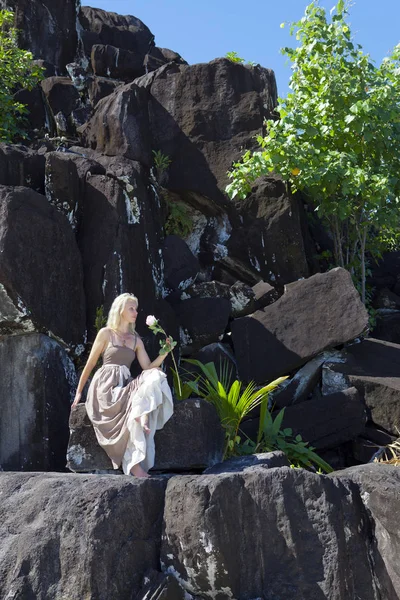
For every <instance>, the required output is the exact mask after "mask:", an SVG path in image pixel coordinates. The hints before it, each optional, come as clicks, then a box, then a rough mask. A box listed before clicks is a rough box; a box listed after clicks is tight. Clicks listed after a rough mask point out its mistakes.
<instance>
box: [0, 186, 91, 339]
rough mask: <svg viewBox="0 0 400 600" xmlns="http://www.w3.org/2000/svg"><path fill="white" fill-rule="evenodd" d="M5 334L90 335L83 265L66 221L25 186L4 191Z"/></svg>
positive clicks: (0, 206)
mask: <svg viewBox="0 0 400 600" xmlns="http://www.w3.org/2000/svg"><path fill="white" fill-rule="evenodd" d="M0 253H1V257H2V258H1V262H0V331H1V332H3V333H10V332H18V331H32V330H33V329H37V330H39V331H46V332H48V331H50V332H51V333H52V334H53V335H55V336H58V337H60V338H61V339H62V340H64V341H65V342H67V343H70V344H72V345H80V344H81V343H82V342H83V338H84V333H85V302H84V294H83V276H82V263H81V257H80V254H79V250H78V247H77V244H76V241H75V237H74V234H73V231H72V229H71V226H70V224H69V223H68V220H67V218H66V217H65V216H64V215H62V214H61V213H59V212H58V210H56V209H55V208H54V207H53V206H51V205H50V204H49V203H48V202H47V200H46V198H45V197H44V196H42V195H40V194H38V193H36V192H34V191H33V190H31V189H28V188H24V187H4V186H1V187H0Z"/></svg>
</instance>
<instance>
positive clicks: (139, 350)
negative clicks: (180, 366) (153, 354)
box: [136, 337, 171, 371]
mask: <svg viewBox="0 0 400 600" xmlns="http://www.w3.org/2000/svg"><path fill="white" fill-rule="evenodd" d="M167 343H168V338H167ZM170 351H171V349H170V350H169V352H170ZM169 352H167V353H166V354H160V355H159V356H157V358H156V359H155V360H153V362H151V361H150V358H149V355H148V354H147V352H146V349H145V347H144V344H143V342H142V340H141V339H140V338H139V337H138V340H137V344H136V356H137V359H138V361H139V364H140V366H141V367H142V369H143V371H147V369H155V368H157V367H161V365H162V364H163V362H164V360H165V359H166V358H167V356H168V354H169Z"/></svg>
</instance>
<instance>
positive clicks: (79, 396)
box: [71, 392, 82, 410]
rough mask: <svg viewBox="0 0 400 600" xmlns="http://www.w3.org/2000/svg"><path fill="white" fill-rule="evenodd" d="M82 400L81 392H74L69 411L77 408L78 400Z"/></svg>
mask: <svg viewBox="0 0 400 600" xmlns="http://www.w3.org/2000/svg"><path fill="white" fill-rule="evenodd" d="M81 398H82V392H76V394H75V398H74V401H73V403H72V404H71V410H72V409H74V408H75V407H76V406H78V404H79V401H80V399H81Z"/></svg>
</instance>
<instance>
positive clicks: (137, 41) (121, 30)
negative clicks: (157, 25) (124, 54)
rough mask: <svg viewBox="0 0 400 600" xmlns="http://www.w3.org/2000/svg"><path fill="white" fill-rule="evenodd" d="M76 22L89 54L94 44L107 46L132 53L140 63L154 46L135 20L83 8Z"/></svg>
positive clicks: (150, 34)
mask: <svg viewBox="0 0 400 600" xmlns="http://www.w3.org/2000/svg"><path fill="white" fill-rule="evenodd" d="M79 20H80V23H81V25H82V27H83V32H82V40H83V44H84V47H85V50H86V52H87V54H88V55H90V51H91V49H92V47H93V46H94V45H96V44H100V45H110V46H114V47H115V48H120V49H122V50H129V51H131V52H134V53H135V54H136V55H137V56H138V57H140V60H141V63H142V64H143V61H144V57H145V55H146V54H147V52H148V51H150V50H151V48H152V47H153V46H154V36H153V34H152V33H151V31H150V30H149V28H148V27H146V25H145V24H144V23H142V21H140V19H137V18H136V17H133V16H130V15H128V16H123V15H118V14H116V13H113V12H107V11H105V10H101V9H100V8H91V7H90V6H82V7H81V9H80V14H79ZM143 72H144V70H143Z"/></svg>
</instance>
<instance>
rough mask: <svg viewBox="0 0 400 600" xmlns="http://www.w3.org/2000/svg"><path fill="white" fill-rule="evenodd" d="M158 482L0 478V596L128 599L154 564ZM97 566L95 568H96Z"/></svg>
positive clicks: (160, 495) (160, 497)
mask: <svg viewBox="0 0 400 600" xmlns="http://www.w3.org/2000/svg"><path fill="white" fill-rule="evenodd" d="M165 485H166V480H165V479H162V478H152V479H148V480H147V479H146V480H138V479H136V478H131V477H114V476H113V475H86V476H85V475H73V474H56V473H41V474H38V473H35V474H27V473H2V474H0V491H1V503H0V538H1V540H2V547H3V548H7V552H2V554H1V558H0V596H1V597H2V598H7V597H8V598H12V597H14V598H21V599H22V598H24V600H25V599H26V600H28V599H31V598H32V599H33V598H43V599H44V598H46V600H60V599H61V598H68V599H69V600H81V599H82V598H85V597H86V598H98V599H99V600H105V599H111V598H118V600H132V598H133V597H135V596H136V595H137V593H138V592H139V590H140V588H141V584H142V581H143V576H144V574H145V573H146V572H147V571H148V570H149V569H150V568H153V569H157V567H158V566H159V553H160V536H161V523H162V514H163V506H164V494H165ZM99 565H101V569H99Z"/></svg>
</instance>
